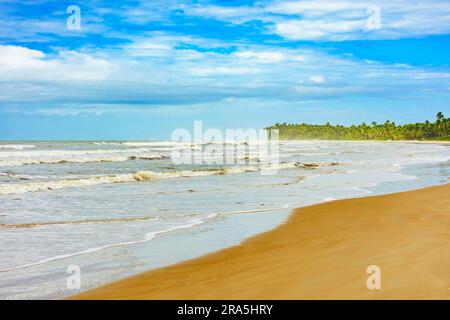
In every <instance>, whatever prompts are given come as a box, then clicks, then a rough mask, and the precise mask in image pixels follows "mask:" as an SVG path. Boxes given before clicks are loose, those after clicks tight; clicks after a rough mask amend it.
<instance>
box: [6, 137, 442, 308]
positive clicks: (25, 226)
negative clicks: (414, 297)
mask: <svg viewBox="0 0 450 320" xmlns="http://www.w3.org/2000/svg"><path fill="white" fill-rule="evenodd" d="M175 146H177V143H175V142H170V141H149V142H101V141H95V142H14V143H12V142H11V143H8V142H0V298H1V299H55V298H63V297H65V296H68V295H73V294H76V293H77V292H80V291H83V290H87V289H90V288H93V287H96V286H99V285H102V284H105V283H109V282H111V281H114V280H117V279H120V278H123V277H127V276H130V275H133V274H136V273H138V272H141V271H144V270H150V269H154V268H158V267H162V266H166V265H169V264H173V263H176V262H180V261H183V260H186V259H190V258H194V257H198V256H200V255H203V254H206V253H209V252H212V251H215V250H218V249H221V248H225V247H228V246H232V245H235V244H238V243H239V242H241V241H242V240H244V239H245V238H248V237H250V236H252V235H255V234H257V233H260V232H263V231H267V230H270V229H272V228H274V227H276V226H277V225H279V224H281V223H283V222H284V221H285V220H286V218H287V217H288V215H289V213H290V211H291V210H292V209H293V208H296V207H301V206H307V205H311V204H316V203H320V202H325V201H332V200H337V199H343V198H352V197H361V196H369V195H374V194H385V193H390V192H398V191H405V190H410V189H416V188H421V187H425V186H431V185H438V184H443V183H447V182H448V179H449V173H450V147H449V146H448V145H443V144H415V143H397V142H395V143H394V142H345V141H288V142H280V155H279V161H280V163H279V166H278V167H277V168H278V171H277V173H276V174H275V175H263V174H261V170H260V169H261V164H260V163H259V162H258V159H257V158H252V157H250V158H248V159H246V161H245V163H243V164H235V165H211V164H209V165H206V164H192V165H175V164H174V163H173V161H172V159H171V155H172V152H171V151H172V148H174V147H175ZM178 147H179V146H178ZM189 147H192V146H189ZM195 147H196V148H200V149H201V148H202V147H203V146H202V145H201V144H199V145H197V146H195ZM336 218H337V219H338V217H336ZM73 266H76V268H79V270H80V285H81V286H80V289H73V288H69V287H70V286H69V287H68V285H67V280H68V278H69V277H70V276H71V273H68V270H69V271H70V270H73V269H71V267H73Z"/></svg>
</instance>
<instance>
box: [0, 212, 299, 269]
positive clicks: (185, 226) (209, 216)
mask: <svg viewBox="0 0 450 320" xmlns="http://www.w3.org/2000/svg"><path fill="white" fill-rule="evenodd" d="M289 207H290V205H289V204H285V205H282V206H281V207H276V208H266V209H251V210H239V211H228V212H218V213H210V214H206V215H205V216H204V217H203V218H197V219H192V220H189V221H187V222H186V223H183V224H179V225H174V226H171V227H168V228H166V229H161V230H157V231H153V232H148V233H146V234H145V235H144V238H143V239H139V240H133V241H124V242H119V243H112V244H107V245H103V246H98V247H93V248H88V249H85V250H82V251H78V252H74V253H69V254H62V255H58V256H54V257H50V258H46V259H42V260H39V261H37V262H33V263H27V264H24V265H20V266H17V267H12V268H5V269H1V270H0V273H3V272H8V271H14V270H19V269H25V268H29V267H34V266H38V265H42V264H46V263H49V262H52V261H57V260H62V259H67V258H71V257H75V256H79V255H84V254H88V253H94V252H97V251H101V250H105V249H109V248H115V247H123V246H130V245H134V244H139V243H143V242H147V241H151V240H153V239H154V238H155V237H156V236H158V235H161V234H165V233H169V232H172V231H178V230H183V229H189V228H193V227H195V226H197V225H201V224H204V223H206V222H207V221H209V220H211V219H214V218H216V217H218V216H221V215H233V214H249V213H258V212H267V211H275V210H283V209H287V208H289Z"/></svg>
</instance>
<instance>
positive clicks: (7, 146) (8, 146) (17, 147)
mask: <svg viewBox="0 0 450 320" xmlns="http://www.w3.org/2000/svg"><path fill="white" fill-rule="evenodd" d="M31 148H36V146H35V145H33V144H2V145H0V150H2V149H15V150H23V149H31Z"/></svg>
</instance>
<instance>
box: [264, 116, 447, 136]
mask: <svg viewBox="0 0 450 320" xmlns="http://www.w3.org/2000/svg"><path fill="white" fill-rule="evenodd" d="M265 129H266V130H267V131H268V132H269V136H270V137H271V138H274V137H273V131H272V130H278V138H279V139H280V140H314V139H316V140H357V141H361V140H374V141H437V142H439V141H444V142H446V141H450V118H445V116H444V114H443V113H442V112H438V113H437V114H436V120H435V122H430V121H428V120H427V121H425V122H417V123H410V124H404V125H397V124H396V123H395V122H391V121H386V122H385V123H384V124H378V123H376V122H372V123H371V124H370V125H367V124H365V123H362V124H360V125H357V126H356V125H352V126H343V125H331V124H330V123H326V124H324V125H314V124H306V123H301V124H288V123H276V124H275V125H273V126H270V127H267V128H265Z"/></svg>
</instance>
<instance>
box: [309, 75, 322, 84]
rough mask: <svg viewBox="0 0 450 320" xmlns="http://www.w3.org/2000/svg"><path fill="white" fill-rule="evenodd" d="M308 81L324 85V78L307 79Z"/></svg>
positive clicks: (319, 76) (313, 77)
mask: <svg viewBox="0 0 450 320" xmlns="http://www.w3.org/2000/svg"><path fill="white" fill-rule="evenodd" d="M309 81H311V82H314V83H325V78H324V77H323V76H321V75H317V76H311V77H309Z"/></svg>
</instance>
